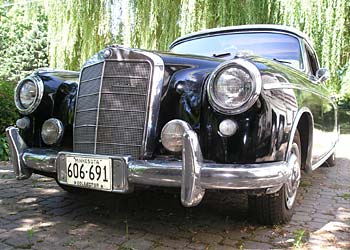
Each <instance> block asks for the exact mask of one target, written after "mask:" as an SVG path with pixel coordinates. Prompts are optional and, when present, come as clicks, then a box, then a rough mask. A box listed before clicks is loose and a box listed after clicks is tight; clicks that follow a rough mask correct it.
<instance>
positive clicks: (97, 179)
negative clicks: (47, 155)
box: [66, 156, 112, 190]
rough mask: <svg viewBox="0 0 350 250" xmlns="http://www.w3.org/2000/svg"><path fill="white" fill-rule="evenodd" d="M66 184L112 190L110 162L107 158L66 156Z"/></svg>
mask: <svg viewBox="0 0 350 250" xmlns="http://www.w3.org/2000/svg"><path fill="white" fill-rule="evenodd" d="M66 168H67V184H69V185H73V186H79V187H84V188H90V189H98V190H112V161H111V159H108V158H98V157H81V156H67V157H66Z"/></svg>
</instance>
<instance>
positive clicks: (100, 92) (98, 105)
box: [74, 61, 106, 154]
mask: <svg viewBox="0 0 350 250" xmlns="http://www.w3.org/2000/svg"><path fill="white" fill-rule="evenodd" d="M105 68H106V61H103V66H102V72H101V80H100V89H99V91H98V101H97V110H96V127H95V139H94V144H95V145H94V153H95V154H96V151H97V131H98V124H99V117H100V104H101V96H102V85H103V75H104V73H105ZM79 83H80V82H79ZM79 88H80V86H79ZM77 99H79V96H77ZM77 106H78V105H77ZM74 116H75V117H76V113H75V114H74Z"/></svg>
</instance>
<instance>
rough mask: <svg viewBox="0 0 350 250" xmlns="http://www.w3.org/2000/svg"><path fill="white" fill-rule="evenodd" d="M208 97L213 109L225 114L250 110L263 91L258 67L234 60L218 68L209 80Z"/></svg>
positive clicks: (241, 60)
mask: <svg viewBox="0 0 350 250" xmlns="http://www.w3.org/2000/svg"><path fill="white" fill-rule="evenodd" d="M207 90H208V97H209V101H210V103H211V105H212V106H213V108H214V109H215V110H217V111H219V112H221V113H225V114H238V113H242V112H244V111H246V110H247V109H249V108H250V107H251V106H252V105H253V104H254V103H255V101H256V100H257V99H258V97H259V94H260V91H261V75H260V72H259V70H258V69H257V68H256V66H255V65H254V64H252V63H250V62H248V61H246V60H243V59H234V60H232V61H228V62H225V63H223V64H221V65H219V67H217V68H216V69H215V70H214V72H213V73H212V75H211V77H210V78H209V83H208V89H207Z"/></svg>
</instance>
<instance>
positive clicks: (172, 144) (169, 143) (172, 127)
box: [161, 120, 190, 152]
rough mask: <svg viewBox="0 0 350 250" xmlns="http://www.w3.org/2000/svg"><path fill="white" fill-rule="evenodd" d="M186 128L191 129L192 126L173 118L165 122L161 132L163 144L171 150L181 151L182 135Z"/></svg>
mask: <svg viewBox="0 0 350 250" xmlns="http://www.w3.org/2000/svg"><path fill="white" fill-rule="evenodd" d="M186 129H190V126H189V125H188V123H186V122H184V121H181V120H172V121H170V122H168V123H167V124H165V126H164V127H163V129H162V133H161V140H162V144H163V146H164V147H165V148H166V149H167V150H169V151H171V152H180V151H181V150H182V137H183V134H184V132H185V130H186Z"/></svg>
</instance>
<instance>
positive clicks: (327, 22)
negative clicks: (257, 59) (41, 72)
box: [46, 0, 350, 92]
mask: <svg viewBox="0 0 350 250" xmlns="http://www.w3.org/2000/svg"><path fill="white" fill-rule="evenodd" d="M46 6H47V8H46V9H47V13H48V17H49V18H48V22H49V25H48V27H49V28H48V29H49V32H48V34H49V42H50V51H49V52H50V53H49V54H50V64H51V66H53V67H59V68H63V67H64V68H67V69H75V70H77V69H79V68H80V67H81V65H82V63H83V62H84V61H85V60H86V59H87V58H88V57H89V56H91V55H92V54H94V53H95V52H96V51H98V50H99V49H101V48H103V47H105V46H106V45H108V44H111V43H118V44H123V45H125V46H131V47H138V48H144V49H156V50H166V49H167V47H168V46H169V44H170V43H171V42H172V41H173V40H174V39H175V38H177V37H179V36H180V35H184V34H187V33H190V32H193V31H198V30H202V29H206V28H214V27H223V26H229V25H240V24H256V23H265V24H285V25H289V26H292V27H295V28H297V29H299V30H301V31H303V32H305V33H306V34H307V35H308V36H309V37H310V38H311V40H313V41H314V46H315V48H316V50H317V54H318V57H319V59H320V61H321V65H322V66H324V67H328V68H329V69H330V70H331V72H332V76H333V77H334V79H335V81H333V82H332V83H331V85H330V86H329V87H330V88H331V89H332V90H333V91H334V92H339V91H340V90H341V89H344V85H346V84H345V83H344V76H346V75H350V73H348V72H349V66H348V65H349V57H350V55H349V54H350V48H349V47H350V31H349V29H350V28H349V27H350V23H349V22H350V21H349V16H350V11H349V9H350V2H349V1H348V0H259V1H256V0H152V1H150V0H65V1H58V2H56V1H49V2H48V3H47V4H46ZM342 80H343V81H342ZM348 85H350V84H348ZM349 89H350V87H349Z"/></svg>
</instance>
